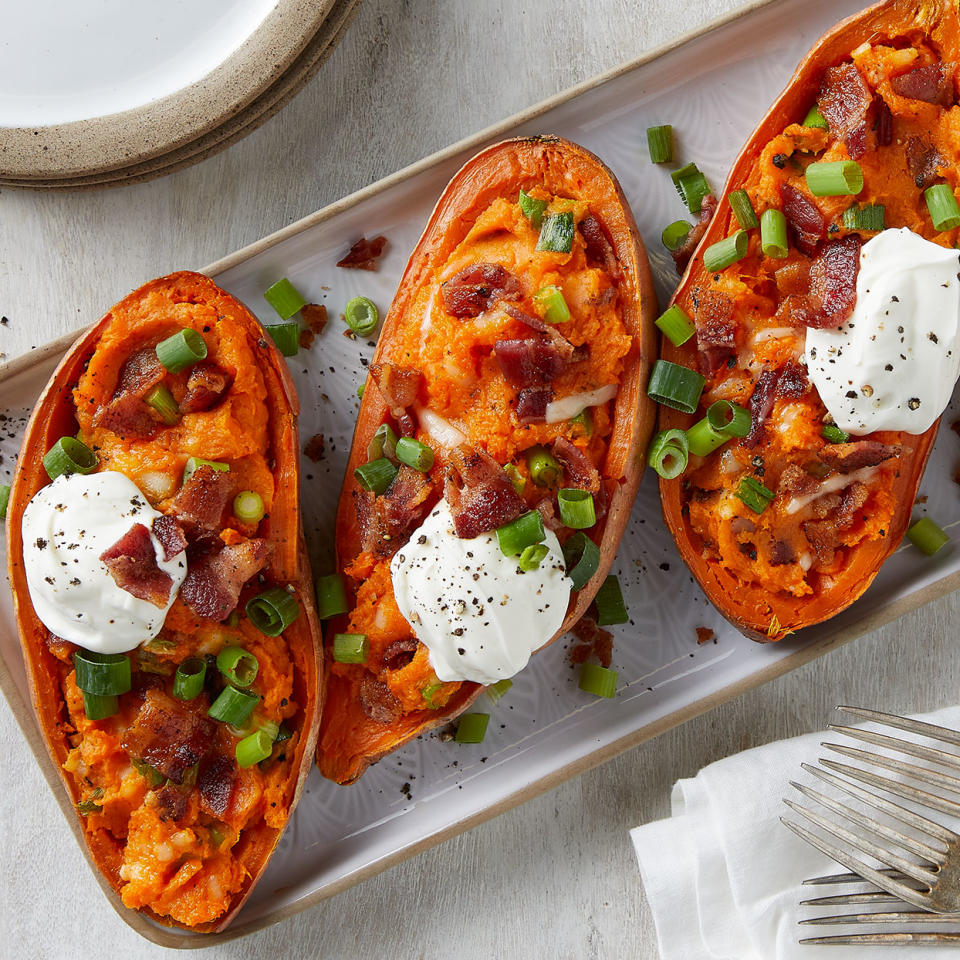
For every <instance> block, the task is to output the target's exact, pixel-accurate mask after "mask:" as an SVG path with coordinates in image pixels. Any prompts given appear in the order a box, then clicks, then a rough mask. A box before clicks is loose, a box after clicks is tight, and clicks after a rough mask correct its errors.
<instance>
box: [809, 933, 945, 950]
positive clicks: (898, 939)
mask: <svg viewBox="0 0 960 960" xmlns="http://www.w3.org/2000/svg"><path fill="white" fill-rule="evenodd" d="M800 943H801V944H810V945H820V946H838V947H839V946H852V945H854V944H861V945H863V946H867V945H869V944H874V945H876V946H883V945H890V946H894V945H899V944H904V943H960V933H849V934H846V935H845V936H838V937H807V938H806V939H805V940H801V941H800Z"/></svg>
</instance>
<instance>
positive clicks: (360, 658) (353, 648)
mask: <svg viewBox="0 0 960 960" xmlns="http://www.w3.org/2000/svg"><path fill="white" fill-rule="evenodd" d="M369 652H370V643H369V641H368V640H367V635H366V634H365V633H335V634H334V635H333V659H334V660H336V661H337V663H366V662H367V656H368V654H369Z"/></svg>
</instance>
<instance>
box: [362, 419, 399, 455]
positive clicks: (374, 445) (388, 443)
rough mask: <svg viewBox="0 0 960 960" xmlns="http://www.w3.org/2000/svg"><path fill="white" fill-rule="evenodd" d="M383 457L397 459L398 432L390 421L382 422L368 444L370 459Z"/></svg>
mask: <svg viewBox="0 0 960 960" xmlns="http://www.w3.org/2000/svg"><path fill="white" fill-rule="evenodd" d="M381 457H386V458H387V459H388V460H396V459H397V434H396V432H395V431H394V429H393V427H391V426H390V424H389V423H381V424H380V426H379V427H377V429H376V431H375V432H374V434H373V437H372V438H371V439H370V442H369V443H368V444H367V458H368V459H369V460H379V459H380V458H381Z"/></svg>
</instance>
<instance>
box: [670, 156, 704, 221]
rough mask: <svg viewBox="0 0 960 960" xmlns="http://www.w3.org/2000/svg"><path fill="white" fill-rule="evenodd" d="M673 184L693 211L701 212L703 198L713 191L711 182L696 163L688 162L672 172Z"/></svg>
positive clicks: (688, 207)
mask: <svg viewBox="0 0 960 960" xmlns="http://www.w3.org/2000/svg"><path fill="white" fill-rule="evenodd" d="M670 179H671V180H673V185H674V186H675V187H676V188H677V193H679V194H680V199H681V200H682V201H683V202H684V203H685V204H686V205H687V209H688V210H689V211H690V212H691V213H699V212H700V208H701V207H702V206H703V198H704V197H705V196H706V195H707V194H708V193H710V192H711V190H710V184H709V183H708V181H707V178H706V177H705V176H704V174H703V173H701V171H700V170H699V169H698V168H697V165H696V164H695V163H688V164H687V165H686V166H684V167H680V169H679V170H674V171H673V173H671V174H670Z"/></svg>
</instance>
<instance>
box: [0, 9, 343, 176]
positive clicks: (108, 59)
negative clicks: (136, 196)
mask: <svg viewBox="0 0 960 960" xmlns="http://www.w3.org/2000/svg"><path fill="white" fill-rule="evenodd" d="M358 5H359V0H133V2H131V0H43V2H36V0H34V2H32V3H29V2H28V3H17V4H12V5H10V7H9V9H7V10H6V11H5V13H4V18H3V19H4V25H3V31H2V33H0V186H16V187H34V188H43V189H53V188H58V187H74V188H75V187H88V186H108V185H119V184H122V183H133V182H136V181H140V180H147V179H150V178H152V177H158V176H163V175H164V174H167V173H172V172H173V171H174V170H179V169H181V168H183V167H186V166H189V165H190V164H192V163H196V162H197V161H199V160H202V159H204V158H205V157H208V156H210V155H211V154H214V153H216V152H217V151H219V150H222V149H223V148H224V147H226V146H229V145H230V144H231V143H234V142H236V141H237V140H239V139H240V138H241V137H244V136H246V135H247V134H248V133H250V132H251V131H252V130H254V129H256V128H257V127H258V126H259V125H260V124H261V123H263V122H264V121H265V120H267V119H269V118H270V117H271V116H273V114H274V113H276V111H277V110H279V109H280V108H281V107H282V106H283V105H284V104H285V103H286V102H287V101H288V100H290V98H291V97H293V95H294V94H295V93H297V91H298V90H299V89H300V88H301V87H302V86H303V85H304V84H305V83H306V82H307V81H308V80H309V79H310V78H311V77H312V76H313V75H314V73H316V71H317V69H318V68H319V67H320V65H321V64H322V63H323V62H324V60H325V59H326V58H327V57H328V56H329V55H330V53H331V52H332V51H333V48H334V47H335V46H336V44H337V42H338V41H339V40H340V37H341V36H342V35H343V33H344V32H345V31H346V29H347V27H348V26H349V24H350V21H351V19H352V17H353V14H354V12H355V10H356V7H357V6H358Z"/></svg>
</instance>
